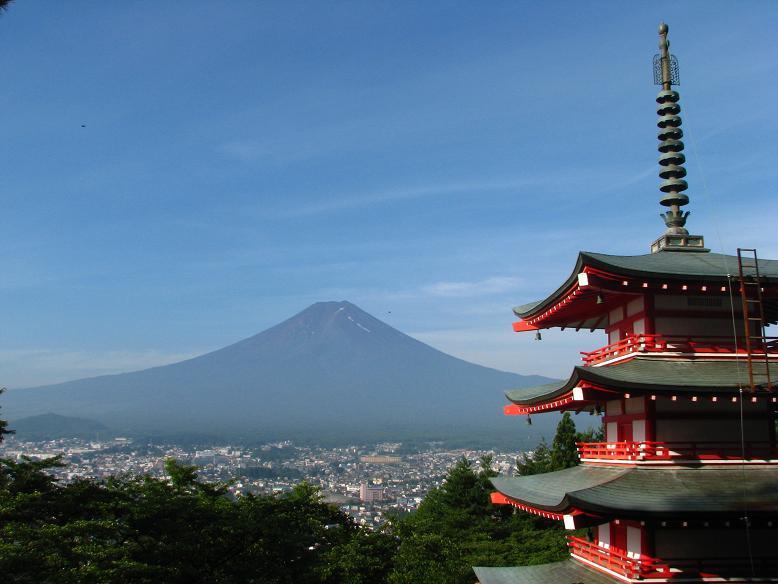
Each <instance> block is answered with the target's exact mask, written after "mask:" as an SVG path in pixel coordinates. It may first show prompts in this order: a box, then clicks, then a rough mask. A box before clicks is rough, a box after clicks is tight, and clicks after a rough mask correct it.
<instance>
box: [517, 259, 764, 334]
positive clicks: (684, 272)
mask: <svg viewBox="0 0 778 584" xmlns="http://www.w3.org/2000/svg"><path fill="white" fill-rule="evenodd" d="M582 273H586V274H591V278H590V280H591V281H590V282H589V283H588V284H582V283H581V280H580V277H579V274H582ZM737 273H738V261H737V256H733V255H726V254H719V253H711V252H691V251H660V252H657V253H650V254H645V255H635V256H618V255H609V254H602V253H593V252H586V251H583V252H580V253H579V254H578V259H577V261H576V264H575V267H574V268H573V271H572V273H571V274H570V276H569V277H568V278H567V279H566V280H565V281H564V283H563V284H562V285H561V286H559V288H557V289H556V290H555V291H554V292H552V293H551V294H550V295H549V296H548V297H546V298H544V299H542V300H538V301H535V302H530V303H528V304H523V305H521V306H517V307H515V308H514V309H513V312H514V314H515V315H516V316H517V317H519V318H521V319H524V320H529V319H530V318H531V319H533V320H534V321H538V322H537V326H541V324H542V323H544V322H546V321H547V322H548V324H547V326H573V324H572V323H573V322H575V323H576V326H577V327H580V328H592V329H593V328H601V326H600V324H601V323H600V321H599V320H597V319H596V318H595V319H592V318H591V317H594V316H595V315H594V314H593V313H592V308H591V307H589V308H587V309H586V310H585V311H584V314H583V316H582V315H581V313H580V312H576V311H574V314H571V316H570V318H569V320H570V322H565V321H566V320H568V319H567V317H564V316H563V315H562V313H560V314H559V315H558V316H557V318H551V319H550V320H548V318H547V317H548V316H550V315H548V314H547V313H544V311H549V310H551V309H554V307H555V306H556V305H557V304H558V303H559V302H561V301H563V300H564V301H565V302H568V303H571V302H572V300H578V301H579V302H580V301H583V300H584V299H586V298H588V296H589V294H587V293H586V292H587V291H589V292H591V291H592V290H594V291H596V289H598V287H599V286H598V283H599V285H601V284H603V283H605V282H606V281H607V279H608V277H610V278H611V279H613V278H616V279H619V278H628V279H631V280H633V281H634V285H630V286H628V287H626V288H622V287H620V286H617V289H618V290H620V292H621V293H625V294H630V293H631V294H635V293H637V292H640V291H641V289H640V288H638V287H637V286H638V284H639V283H640V284H642V282H644V281H646V282H647V281H652V282H657V281H662V282H665V283H671V282H678V281H683V282H687V281H695V282H708V283H721V284H722V285H723V284H726V282H727V280H728V275H730V276H736V275H737ZM759 273H760V275H761V276H762V278H763V280H764V281H766V282H770V283H773V284H775V283H778V260H765V259H760V260H759ZM603 278H604V280H603ZM630 284H632V282H630ZM579 294H580V295H579ZM577 295H579V296H578V297H577V298H575V297H576V296H577ZM572 306H573V304H572V303H571V304H570V308H569V309H568V310H570V309H571V308H572ZM557 308H558V307H557ZM606 309H607V307H605V306H602V307H600V309H599V311H600V312H602V311H603V310H606ZM574 316H581V318H580V319H578V320H576V319H575V318H574ZM770 316H772V313H771V315H770ZM584 317H585V318H584ZM560 319H562V320H560ZM557 321H559V322H557Z"/></svg>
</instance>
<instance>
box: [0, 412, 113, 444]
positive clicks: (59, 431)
mask: <svg viewBox="0 0 778 584" xmlns="http://www.w3.org/2000/svg"><path fill="white" fill-rule="evenodd" d="M13 430H14V432H15V436H14V438H16V439H18V440H49V439H53V438H89V439H94V438H101V437H102V438H105V437H107V436H108V434H109V433H110V430H109V429H108V427H107V426H105V424H101V423H100V422H97V421H95V420H88V419H86V418H75V417H71V416H60V415H57V414H52V413H48V414H41V415H39V416H30V417H28V418H20V419H18V420H15V421H14V423H13Z"/></svg>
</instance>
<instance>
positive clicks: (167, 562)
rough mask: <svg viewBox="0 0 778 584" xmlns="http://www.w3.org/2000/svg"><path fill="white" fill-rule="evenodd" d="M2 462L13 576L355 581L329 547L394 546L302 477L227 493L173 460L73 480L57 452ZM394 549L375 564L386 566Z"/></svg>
mask: <svg viewBox="0 0 778 584" xmlns="http://www.w3.org/2000/svg"><path fill="white" fill-rule="evenodd" d="M0 464H1V465H2V466H0V573H3V574H4V575H6V576H7V575H11V574H12V575H13V578H14V580H15V581H17V582H263V583H264V582H268V583H275V582H278V583H285V582H289V583H292V582H294V583H297V582H301V583H306V582H348V581H353V582H359V581H360V580H353V579H352V580H349V579H348V578H349V569H350V568H349V566H342V567H341V566H337V565H334V566H333V565H330V564H331V562H330V561H329V560H330V555H331V554H332V553H333V550H336V549H338V548H343V547H344V546H346V547H347V546H349V545H351V546H352V548H353V552H354V556H355V557H358V556H359V553H360V551H361V549H362V548H360V547H359V546H360V545H362V547H363V548H365V550H368V549H369V550H372V549H374V548H377V547H378V546H380V545H385V547H386V548H387V549H389V550H391V545H386V544H385V542H384V540H387V539H388V536H386V535H384V534H382V533H367V532H363V531H361V530H360V529H359V528H358V527H356V526H355V525H354V524H353V523H352V522H351V521H349V519H348V518H347V516H345V515H344V514H342V513H341V512H340V511H338V509H336V508H335V507H332V506H330V505H328V504H326V503H324V502H323V501H322V500H321V496H320V493H319V492H318V490H317V489H315V488H313V487H311V486H309V485H307V484H305V483H302V484H300V485H298V486H297V487H295V488H294V489H293V490H292V491H291V492H290V493H288V494H285V495H282V496H257V497H253V496H245V497H241V498H240V499H238V500H232V499H230V498H228V497H227V496H226V491H225V488H224V486H223V485H213V484H205V483H201V482H199V481H197V480H196V474H195V469H194V467H189V466H183V465H179V464H177V463H175V462H174V461H168V462H167V465H166V468H167V470H168V473H169V475H170V477H171V479H170V481H163V480H158V479H153V478H150V477H136V478H115V479H110V480H108V481H106V482H104V483H99V482H95V481H88V480H80V481H76V482H74V483H71V484H68V485H58V484H56V483H55V482H54V481H53V480H52V479H51V477H50V476H49V475H48V474H47V473H46V472H45V470H46V468H50V467H51V466H54V465H57V464H59V463H58V462H57V461H56V460H49V461H44V462H35V461H29V460H27V461H23V462H19V463H15V462H11V461H7V460H3V461H0ZM388 541H389V542H390V543H391V541H392V540H391V539H389V540H388ZM390 557H391V554H384V556H383V557H381V556H378V557H375V558H372V562H373V564H375V565H374V566H373V568H372V569H373V570H374V571H378V572H379V573H380V572H386V571H387V570H388V565H386V564H385V562H386V561H388V559H389V558H390ZM378 581H380V579H379V580H378Z"/></svg>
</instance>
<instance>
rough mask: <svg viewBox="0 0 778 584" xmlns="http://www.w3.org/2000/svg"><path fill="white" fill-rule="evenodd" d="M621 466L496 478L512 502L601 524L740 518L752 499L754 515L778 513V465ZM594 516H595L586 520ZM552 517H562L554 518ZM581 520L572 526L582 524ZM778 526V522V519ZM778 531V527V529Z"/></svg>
mask: <svg viewBox="0 0 778 584" xmlns="http://www.w3.org/2000/svg"><path fill="white" fill-rule="evenodd" d="M742 479H743V471H742V469H741V468H739V467H724V468H723V467H715V468H710V467H705V468H642V467H628V468H615V467H612V466H595V465H592V464H587V465H580V466H574V467H572V468H566V469H564V470H559V471H555V472H549V473H544V474H538V475H530V476H520V477H504V476H503V477H495V478H494V479H492V484H493V485H494V487H495V489H497V492H498V493H500V494H502V495H503V496H504V497H505V499H506V500H504V501H500V502H505V503H508V504H514V503H515V504H518V505H524V506H526V507H528V508H531V509H533V510H537V511H540V512H548V513H552V514H556V516H561V518H562V520H564V518H565V516H566V515H571V516H572V518H571V519H570V520H568V521H570V522H572V521H574V518H575V517H578V516H580V517H581V519H582V520H583V522H584V523H588V524H589V525H591V524H592V521H593V520H594V518H596V517H599V518H600V523H604V522H607V521H608V520H609V519H610V518H613V517H617V518H621V519H635V520H642V521H645V520H653V521H654V522H657V521H661V520H665V521H671V522H676V523H677V522H679V521H692V520H695V521H708V522H710V521H725V520H731V521H732V520H738V518H740V517H742V515H743V505H744V502H746V503H747V504H748V508H749V514H750V515H751V516H752V520H754V521H758V520H759V518H760V517H765V518H767V520H770V519H771V518H773V517H776V516H778V467H776V466H765V467H758V468H749V469H748V481H747V482H745V483H744V482H743V480H742ZM585 517H589V518H590V519H584V518H585ZM549 518H551V519H554V518H558V517H549ZM581 523H582V521H581V520H578V521H577V523H576V524H575V525H572V524H571V525H570V526H571V527H575V528H577V527H580V526H581ZM776 528H778V521H776ZM776 534H778V530H777V531H776Z"/></svg>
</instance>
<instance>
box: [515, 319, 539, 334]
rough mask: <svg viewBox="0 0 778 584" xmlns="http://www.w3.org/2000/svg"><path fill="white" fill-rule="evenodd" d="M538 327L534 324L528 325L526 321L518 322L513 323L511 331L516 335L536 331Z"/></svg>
mask: <svg viewBox="0 0 778 584" xmlns="http://www.w3.org/2000/svg"><path fill="white" fill-rule="evenodd" d="M538 328H539V327H536V326H535V325H534V324H530V323H528V322H527V321H526V320H520V321H517V322H514V323H513V330H514V331H515V332H517V333H523V332H526V331H536V330H538Z"/></svg>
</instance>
